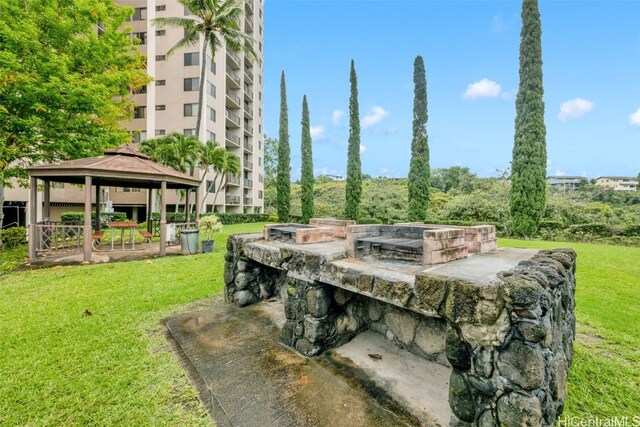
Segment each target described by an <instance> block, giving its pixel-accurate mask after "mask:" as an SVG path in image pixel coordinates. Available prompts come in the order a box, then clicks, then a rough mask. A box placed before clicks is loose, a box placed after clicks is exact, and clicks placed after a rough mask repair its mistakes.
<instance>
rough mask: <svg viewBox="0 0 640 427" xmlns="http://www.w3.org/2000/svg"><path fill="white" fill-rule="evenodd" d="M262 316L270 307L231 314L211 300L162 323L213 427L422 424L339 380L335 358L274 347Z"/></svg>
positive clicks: (272, 327) (274, 331)
mask: <svg viewBox="0 0 640 427" xmlns="http://www.w3.org/2000/svg"><path fill="white" fill-rule="evenodd" d="M278 308H279V310H282V306H279V307H276V308H275V309H274V308H273V305H272V306H271V310H272V311H276V310H277V309H278ZM269 310H270V305H269V304H257V305H255V306H252V307H247V308H243V309H238V308H236V307H235V306H232V305H227V304H225V303H224V302H223V301H221V299H220V298H218V299H216V300H215V301H214V303H213V307H211V309H210V310H207V311H201V312H195V313H190V314H185V315H179V316H175V317H172V318H170V319H169V320H168V321H167V327H168V330H169V333H170V336H171V337H172V338H173V339H174V340H175V342H176V343H177V344H178V346H177V347H178V352H179V353H180V355H181V358H182V360H183V362H184V364H185V366H187V368H188V370H189V371H190V375H191V377H192V379H193V380H194V383H195V384H196V386H197V387H198V388H199V392H200V395H201V398H202V400H203V402H204V403H205V406H207V409H208V410H209V412H210V413H211V414H213V417H214V418H215V421H216V422H217V424H218V426H243V427H251V426H260V427H268V426H269V427H276V426H283V427H284V426H291V427H293V426H296V427H297V426H348V427H357V426H375V427H382V426H406V425H419V424H421V422H420V421H419V420H418V419H416V418H415V417H413V416H411V415H410V414H409V413H407V412H406V411H405V410H403V408H402V407H401V406H400V405H398V404H397V403H396V402H395V401H394V400H393V399H391V398H389V396H387V395H386V394H385V392H384V391H382V390H380V389H376V388H375V386H373V387H368V386H366V384H364V383H362V382H359V381H357V380H355V379H354V378H355V377H353V378H351V379H350V378H349V374H346V376H345V372H344V371H345V369H344V366H342V367H340V364H339V363H334V362H335V361H332V360H331V358H332V357H334V356H323V357H320V358H316V359H311V360H310V359H306V358H303V357H302V356H300V355H298V354H297V353H295V352H294V351H292V350H289V349H287V348H285V347H283V346H281V345H280V344H279V343H278V334H279V327H278V326H277V325H276V324H275V323H276V322H274V320H272V316H273V312H272V313H271V316H270V314H269V313H267V311H269ZM340 371H343V373H342V374H340V373H339V372H340ZM347 371H348V370H347ZM376 395H378V397H379V398H374V396H376ZM423 423H424V420H423V421H422V424H423Z"/></svg>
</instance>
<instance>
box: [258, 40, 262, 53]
mask: <svg viewBox="0 0 640 427" xmlns="http://www.w3.org/2000/svg"><path fill="white" fill-rule="evenodd" d="M258 46H259V50H260V52H262V42H259V43H258Z"/></svg>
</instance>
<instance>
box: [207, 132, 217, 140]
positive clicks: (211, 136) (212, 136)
mask: <svg viewBox="0 0 640 427" xmlns="http://www.w3.org/2000/svg"><path fill="white" fill-rule="evenodd" d="M215 140H216V134H215V133H213V132H209V131H207V141H212V142H213V141H215Z"/></svg>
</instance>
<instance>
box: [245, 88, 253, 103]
mask: <svg viewBox="0 0 640 427" xmlns="http://www.w3.org/2000/svg"><path fill="white" fill-rule="evenodd" d="M244 96H245V97H246V98H247V99H249V100H251V101H253V91H252V90H251V89H249V88H246V87H245V88H244Z"/></svg>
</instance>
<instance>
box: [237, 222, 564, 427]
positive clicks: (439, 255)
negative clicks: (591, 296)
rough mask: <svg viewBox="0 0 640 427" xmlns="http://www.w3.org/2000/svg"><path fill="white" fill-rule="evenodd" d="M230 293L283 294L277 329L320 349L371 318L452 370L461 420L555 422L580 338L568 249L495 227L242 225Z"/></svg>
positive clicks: (302, 345) (248, 297)
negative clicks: (515, 239) (499, 236)
mask: <svg viewBox="0 0 640 427" xmlns="http://www.w3.org/2000/svg"><path fill="white" fill-rule="evenodd" d="M227 249H228V252H227V254H226V255H225V259H226V264H225V273H224V278H225V298H226V300H227V301H228V302H230V303H234V304H236V305H238V306H241V307H242V306H246V305H249V304H253V303H257V302H259V301H260V300H266V299H271V298H273V297H279V298H281V299H282V301H283V305H284V311H285V315H286V319H287V321H286V323H285V324H284V327H283V328H282V331H281V335H280V339H281V341H282V342H283V343H284V344H285V345H287V346H289V347H291V348H293V349H295V350H297V351H298V352H300V353H302V354H303V355H305V356H308V357H313V356H316V355H319V354H320V353H322V352H323V351H324V350H327V349H330V348H333V347H337V346H340V345H341V344H344V343H346V342H348V341H350V340H351V339H352V338H354V337H355V336H356V335H357V334H359V333H360V332H363V331H365V330H372V331H375V332H377V333H379V334H382V335H383V336H385V337H386V338H387V339H389V340H391V341H393V342H394V343H395V344H397V345H398V346H400V347H401V348H404V349H406V350H408V351H410V352H412V353H414V354H416V355H418V356H420V357H422V358H424V359H425V360H428V361H430V362H435V363H439V364H441V365H445V366H448V367H450V368H451V376H450V380H449V406H450V408H451V412H452V414H453V417H452V423H459V424H460V425H474V426H494V425H506V426H520V425H528V426H536V425H542V426H551V425H553V424H554V421H555V419H556V417H558V416H559V415H560V413H561V412H562V409H563V405H564V401H565V395H566V388H567V386H566V385H567V376H568V373H569V367H570V365H571V359H572V356H573V340H574V337H575V315H574V307H575V299H574V293H575V268H576V255H575V252H574V251H573V250H571V249H558V250H553V251H537V250H528V249H496V237H495V228H494V227H493V226H478V227H448V226H446V227H445V226H436V225H425V224H396V225H355V224H354V223H353V222H344V221H338V220H332V219H314V220H312V221H311V222H310V225H309V226H304V225H300V224H278V225H274V226H266V227H265V230H264V233H263V234H240V235H233V236H231V237H230V238H229V240H228V242H227Z"/></svg>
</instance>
